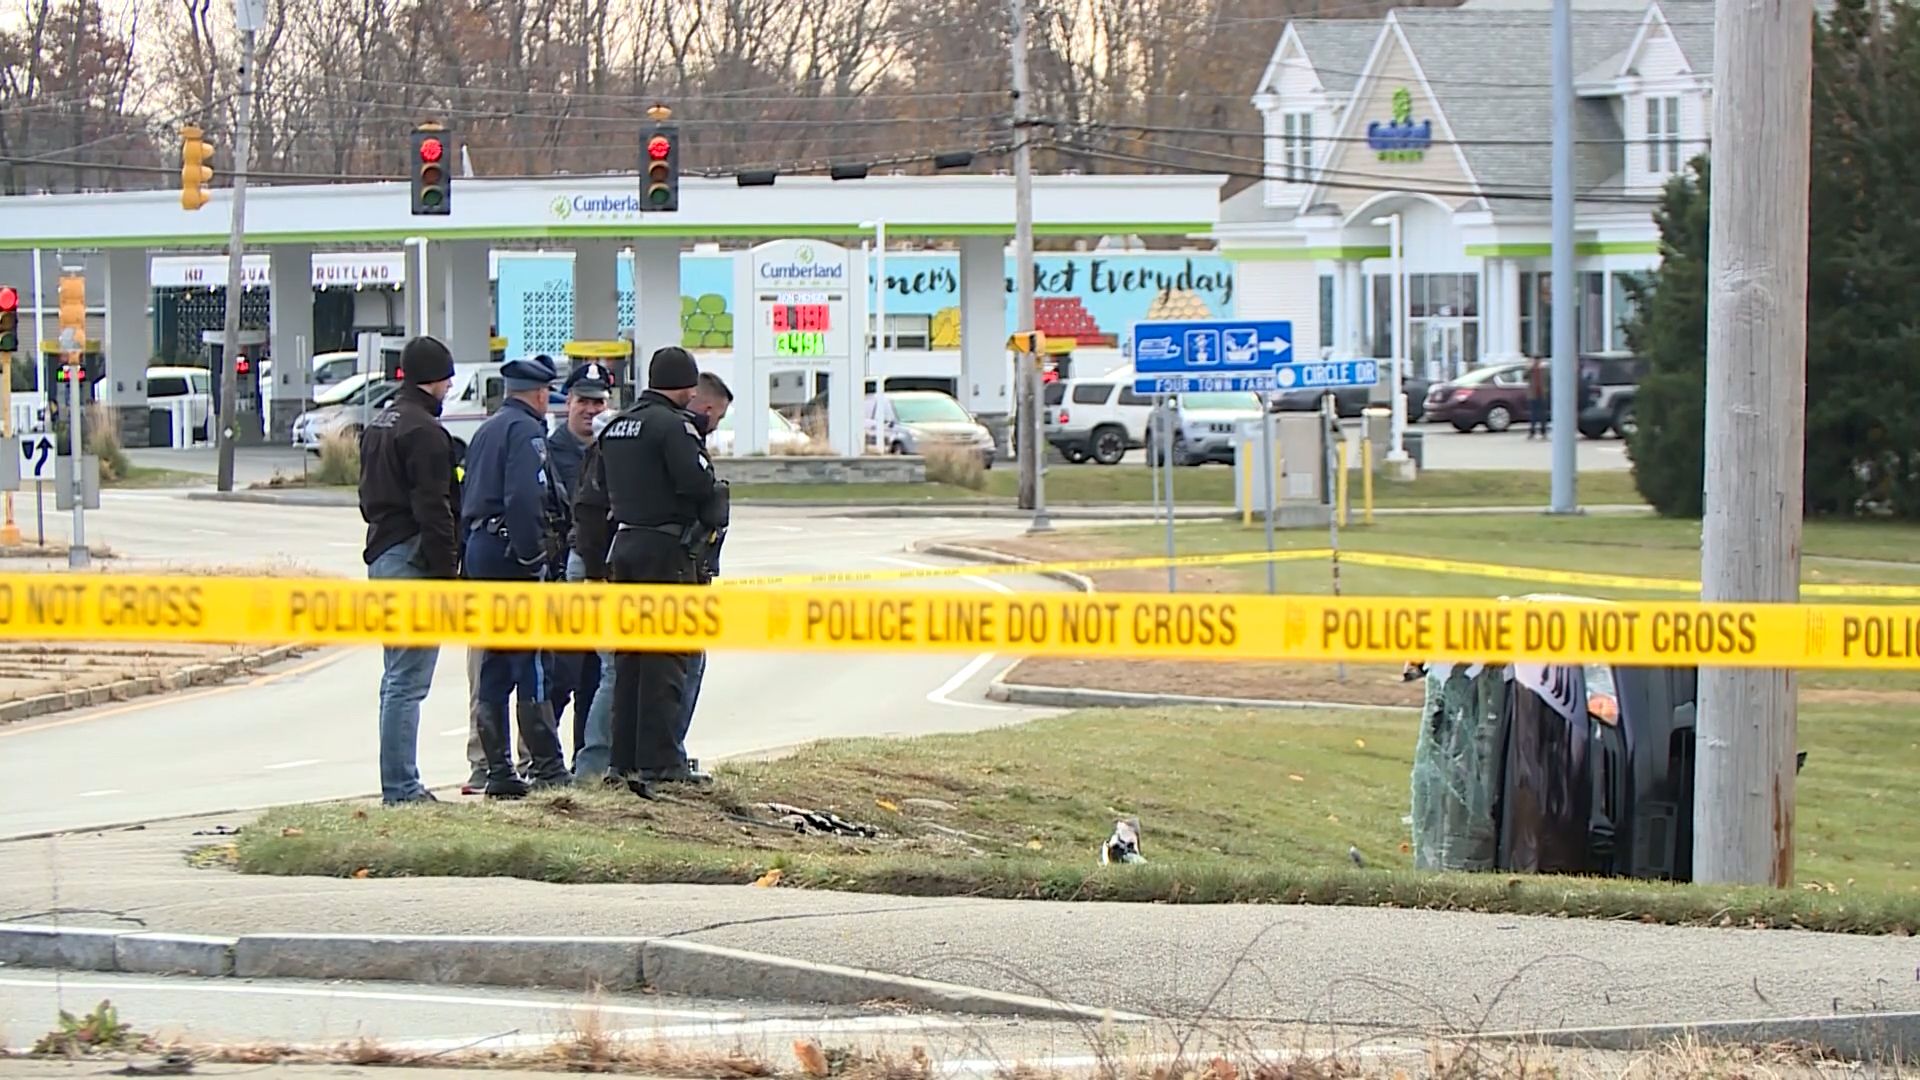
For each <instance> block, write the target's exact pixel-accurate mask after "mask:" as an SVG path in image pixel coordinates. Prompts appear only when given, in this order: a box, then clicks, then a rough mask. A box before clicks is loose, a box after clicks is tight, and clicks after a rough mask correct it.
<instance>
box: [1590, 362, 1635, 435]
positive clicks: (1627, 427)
mask: <svg viewBox="0 0 1920 1080" xmlns="http://www.w3.org/2000/svg"><path fill="white" fill-rule="evenodd" d="M1646 374H1647V362H1646V361H1645V360H1642V359H1641V358H1639V357H1637V356H1629V355H1626V354H1624V353H1601V354H1598V355H1594V356H1583V357H1581V358H1580V434H1582V435H1585V436H1586V437H1587V438H1589V439H1598V438H1601V437H1602V436H1604V435H1606V433H1607V432H1609V431H1611V432H1613V433H1614V434H1615V435H1617V436H1619V437H1620V438H1622V439H1624V438H1626V437H1627V436H1628V435H1629V434H1631V433H1632V432H1633V399H1634V395H1635V392H1636V391H1637V390H1638V389H1639V386H1640V380H1641V379H1642V378H1644V377H1645V376H1646Z"/></svg>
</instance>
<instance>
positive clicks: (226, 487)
mask: <svg viewBox="0 0 1920 1080" xmlns="http://www.w3.org/2000/svg"><path fill="white" fill-rule="evenodd" d="M254 13H255V4H254V3H253V2H250V0H236V3H235V4H234V14H235V17H236V18H237V20H238V21H239V23H240V116H239V121H240V122H239V126H238V128H237V129H236V130H235V132H234V136H233V231H232V233H231V235H229V236H228V238H227V304H226V306H227V325H226V337H225V343H224V344H223V345H222V346H221V348H220V465H219V477H218V483H217V485H216V486H217V487H218V488H219V490H221V491H232V490H233V440H234V436H235V435H237V434H238V433H239V430H240V429H239V425H238V424H237V423H235V421H234V415H233V412H234V409H235V408H237V407H238V403H237V401H236V398H235V391H236V390H237V389H238V388H237V387H236V386H234V382H235V380H237V379H238V378H239V377H240V376H239V374H238V370H237V368H236V366H235V361H236V360H238V358H239V356H240V305H241V300H242V296H243V294H242V292H241V267H242V264H243V262H244V261H245V258H246V246H245V245H246V237H245V233H246V225H247V159H248V158H249V157H250V156H251V155H252V153H253V40H254V34H255V30H256V27H257V26H258V19H257V18H256V17H250V16H252V15H254ZM281 363H286V364H304V363H306V358H305V357H294V356H288V357H283V358H281Z"/></svg>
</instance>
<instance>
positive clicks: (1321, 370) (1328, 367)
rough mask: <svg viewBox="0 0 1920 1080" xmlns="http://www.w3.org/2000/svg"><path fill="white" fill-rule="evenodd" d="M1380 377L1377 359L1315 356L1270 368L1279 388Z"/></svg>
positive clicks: (1325, 385)
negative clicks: (1275, 368)
mask: <svg viewBox="0 0 1920 1080" xmlns="http://www.w3.org/2000/svg"><path fill="white" fill-rule="evenodd" d="M1379 381H1380V362H1379V361H1377V360H1316V361H1314V362H1312V363H1308V364H1288V365H1286V366H1285V367H1283V368H1281V369H1280V370H1278V371H1276V372H1274V382H1275V383H1276V384H1278V386H1279V388H1280V389H1282V390H1331V389H1334V388H1335V387H1340V386H1372V385H1373V384H1375V383H1377V382H1379Z"/></svg>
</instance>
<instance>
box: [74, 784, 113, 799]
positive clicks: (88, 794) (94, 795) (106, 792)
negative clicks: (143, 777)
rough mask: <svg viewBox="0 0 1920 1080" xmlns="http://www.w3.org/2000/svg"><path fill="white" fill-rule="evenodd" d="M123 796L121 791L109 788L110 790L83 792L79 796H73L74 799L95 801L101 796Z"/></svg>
mask: <svg viewBox="0 0 1920 1080" xmlns="http://www.w3.org/2000/svg"><path fill="white" fill-rule="evenodd" d="M124 794H125V792H123V791H121V790H120V789H119V788H117V787H110V788H101V789H100V790H99V791H83V792H81V793H80V794H78V795H75V796H74V798H76V799H97V798H99V797H100V796H102V795H124Z"/></svg>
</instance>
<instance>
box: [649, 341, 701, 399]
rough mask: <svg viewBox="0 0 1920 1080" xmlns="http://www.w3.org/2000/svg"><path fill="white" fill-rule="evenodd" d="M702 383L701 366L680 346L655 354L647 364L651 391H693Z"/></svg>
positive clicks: (667, 347) (669, 346) (668, 347)
mask: <svg viewBox="0 0 1920 1080" xmlns="http://www.w3.org/2000/svg"><path fill="white" fill-rule="evenodd" d="M699 381H700V365H699V364H696V363H694V362H693V354H692V353H690V352H688V351H687V350H685V349H683V348H681V347H680V346H678V345H668V346H666V347H665V348H663V349H660V350H658V351H656V352H655V353H654V354H653V359H652V360H650V361H648V363H647V388H648V389H649V390H691V389H693V387H694V385H695V384H697V383H698V382H699Z"/></svg>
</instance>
